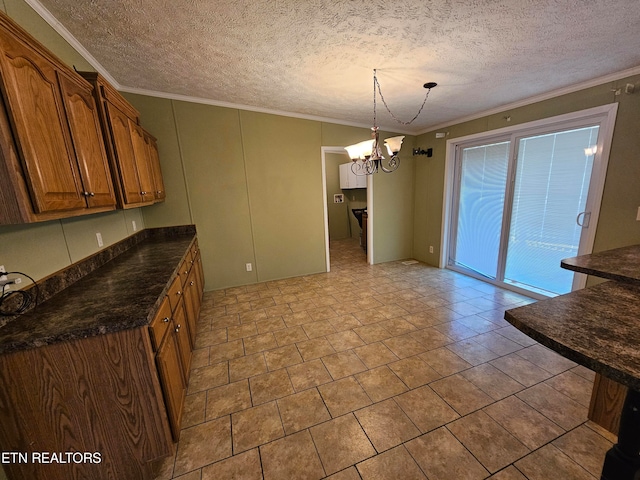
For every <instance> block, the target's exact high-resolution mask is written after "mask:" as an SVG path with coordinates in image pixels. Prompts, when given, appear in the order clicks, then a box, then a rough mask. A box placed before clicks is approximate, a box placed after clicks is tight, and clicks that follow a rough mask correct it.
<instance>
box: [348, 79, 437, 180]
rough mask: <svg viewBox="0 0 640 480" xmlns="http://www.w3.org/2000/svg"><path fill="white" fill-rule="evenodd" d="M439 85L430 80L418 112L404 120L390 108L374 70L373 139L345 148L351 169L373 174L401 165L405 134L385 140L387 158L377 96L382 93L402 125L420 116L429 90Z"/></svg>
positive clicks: (392, 115) (357, 173)
mask: <svg viewBox="0 0 640 480" xmlns="http://www.w3.org/2000/svg"><path fill="white" fill-rule="evenodd" d="M436 85H438V84H437V83H435V82H429V83H425V84H424V88H426V89H427V93H426V95H425V96H424V101H423V102H422V105H421V106H420V109H419V110H418V113H416V115H415V116H414V117H413V118H412V119H411V120H409V121H408V122H405V121H402V120H400V119H398V118H397V117H396V116H395V115H394V114H393V113H392V112H391V110H390V109H389V106H388V105H387V102H386V100H385V99H384V96H383V95H382V90H381V89H380V83H379V82H378V77H377V76H376V69H374V70H373V127H371V140H365V141H364V142H360V143H356V144H354V145H349V146H348V147H345V150H346V151H347V153H348V154H349V158H351V160H352V162H353V163H352V164H351V171H352V172H353V173H355V174H356V175H372V174H374V173H376V172H378V170H379V169H380V170H382V171H383V172H384V173H391V172H393V171H395V170H397V168H398V166H399V165H400V158H398V153H400V148H401V147H402V140H404V135H400V136H397V137H390V138H386V139H385V140H384V145H385V147H386V149H387V153H388V154H389V159H388V160H387V159H386V158H385V157H384V156H383V155H382V148H381V147H380V133H379V131H378V124H377V112H376V108H377V97H378V95H380V99H381V100H382V103H383V104H384V106H385V108H386V109H387V112H389V115H391V117H392V118H393V119H394V120H395V121H396V122H398V123H400V124H402V125H411V123H413V121H414V120H415V119H416V118H418V116H419V115H420V113H421V112H422V109H423V108H424V106H425V104H426V103H427V98H429V92H431V89H432V88H433V87H435V86H436Z"/></svg>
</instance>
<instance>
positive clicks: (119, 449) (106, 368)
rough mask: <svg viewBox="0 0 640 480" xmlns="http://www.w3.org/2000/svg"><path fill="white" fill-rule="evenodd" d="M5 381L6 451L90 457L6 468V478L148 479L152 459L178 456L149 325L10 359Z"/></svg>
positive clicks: (2, 371)
mask: <svg viewBox="0 0 640 480" xmlns="http://www.w3.org/2000/svg"><path fill="white" fill-rule="evenodd" d="M169 348H171V347H169ZM163 358H164V357H163ZM167 358H168V357H167ZM174 363H175V362H174ZM167 366H168V365H167ZM0 384H2V385H3V388H0V405H2V408H0V425H2V428H0V444H2V445H3V451H14V452H29V456H30V459H31V455H32V452H56V454H58V452H60V454H63V453H64V452H83V453H85V452H86V453H88V454H91V455H92V456H91V461H88V462H81V463H75V462H59V463H54V462H52V463H48V462H31V461H30V462H27V463H21V462H14V463H5V464H3V465H2V467H3V469H4V470H5V473H6V475H7V478H10V479H12V480H33V479H47V480H69V479H80V478H82V479H87V480H88V479H92V480H107V479H108V480H119V479H134V478H135V479H148V478H153V476H152V473H153V472H152V471H151V468H150V465H151V463H150V462H152V461H154V460H158V459H160V458H163V457H166V456H168V455H171V454H172V450H173V448H174V447H173V442H172V439H171V432H170V429H169V426H168V425H167V420H166V411H167V407H166V397H164V398H163V390H164V388H161V386H160V384H159V382H158V368H157V366H156V362H154V353H153V351H152V345H151V342H150V338H149V330H148V327H147V326H143V327H139V328H136V329H130V330H122V331H118V332H113V333H106V334H103V335H97V336H94V337H88V338H82V339H77V340H71V341H65V342H59V343H55V344H52V345H47V346H43V347H38V348H32V349H29V350H22V351H18V352H15V353H9V354H4V355H2V357H1V360H0ZM164 391H165V392H166V390H164Z"/></svg>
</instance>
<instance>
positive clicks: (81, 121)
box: [59, 75, 116, 207]
mask: <svg viewBox="0 0 640 480" xmlns="http://www.w3.org/2000/svg"><path fill="white" fill-rule="evenodd" d="M59 80H60V90H61V92H62V99H63V102H64V107H65V110H66V112H67V121H68V122H69V129H70V130H71V140H72V142H73V147H74V149H75V153H76V158H77V160H78V167H79V169H80V174H81V178H82V186H83V193H84V195H85V196H86V198H87V205H88V206H89V207H107V206H112V205H113V206H114V205H115V204H116V197H115V194H114V190H113V184H112V182H111V170H110V169H109V161H108V159H107V154H106V152H105V148H104V141H103V138H102V130H101V128H100V122H99V119H98V112H97V111H96V104H95V100H94V99H93V95H92V88H91V86H90V85H88V84H86V83H84V82H83V83H80V82H78V81H72V80H71V79H69V78H67V77H66V76H64V75H59Z"/></svg>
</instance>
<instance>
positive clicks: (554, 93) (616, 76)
mask: <svg viewBox="0 0 640 480" xmlns="http://www.w3.org/2000/svg"><path fill="white" fill-rule="evenodd" d="M633 75H640V66H637V67H633V68H628V69H626V70H621V71H619V72H614V73H610V74H608V75H604V76H602V77H598V78H593V79H591V80H587V81H584V82H581V83H576V84H575V85H570V86H568V87H563V88H559V89H556V90H551V91H549V92H546V93H543V94H540V95H536V96H533V97H527V98H525V99H523V100H518V101H517V102H513V103H507V104H505V105H501V106H499V107H496V108H492V109H489V110H484V111H482V112H478V113H474V114H473V115H468V116H466V117H460V118H456V119H454V120H451V121H449V122H444V123H439V124H437V125H432V126H430V127H427V128H426V129H425V130H421V131H420V132H418V133H414V134H413V135H416V136H417V135H424V134H425V133H429V132H433V131H435V130H440V129H442V128H446V127H450V126H451V125H457V124H459V123H464V122H469V121H471V120H477V119H478V118H482V117H487V116H489V115H495V114H496V113H502V112H504V111H506V110H513V109H515V108H519V107H525V106H527V105H531V104H533V103H537V102H542V101H544V100H549V99H551V98H556V97H559V96H561V95H567V94H569V93H574V92H577V91H580V90H584V89H586V88H591V87H596V86H598V85H602V84H605V83H608V82H615V81H616V80H620V79H622V78H626V77H631V76H633Z"/></svg>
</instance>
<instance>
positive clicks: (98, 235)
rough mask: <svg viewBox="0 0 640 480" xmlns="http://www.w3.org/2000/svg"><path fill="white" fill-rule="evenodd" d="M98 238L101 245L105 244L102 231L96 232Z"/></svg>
mask: <svg viewBox="0 0 640 480" xmlns="http://www.w3.org/2000/svg"><path fill="white" fill-rule="evenodd" d="M96 240H97V241H98V246H99V247H103V246H104V242H103V241H102V234H101V233H100V232H96Z"/></svg>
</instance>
